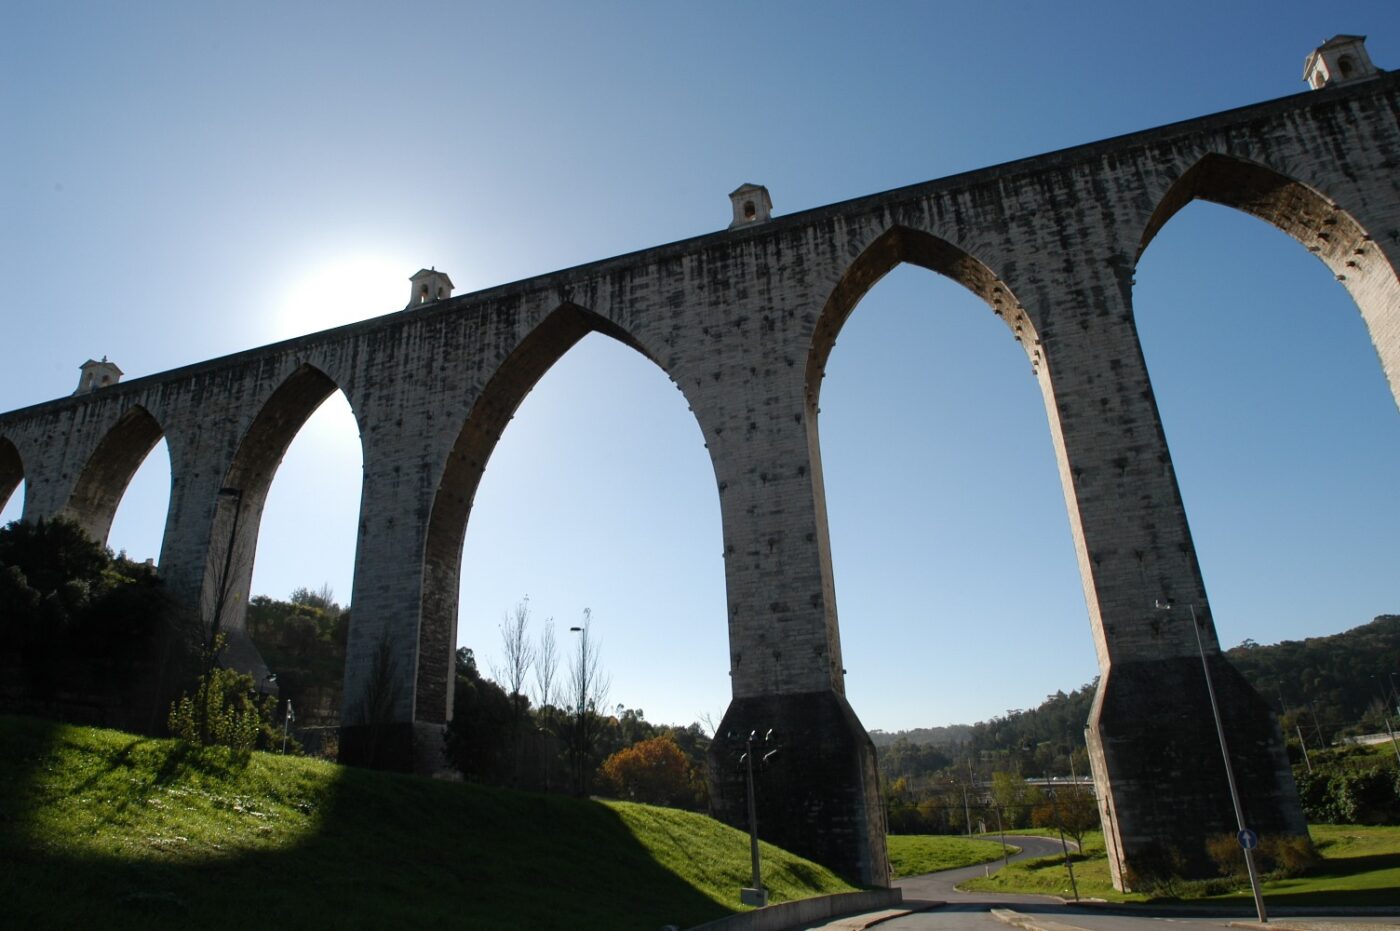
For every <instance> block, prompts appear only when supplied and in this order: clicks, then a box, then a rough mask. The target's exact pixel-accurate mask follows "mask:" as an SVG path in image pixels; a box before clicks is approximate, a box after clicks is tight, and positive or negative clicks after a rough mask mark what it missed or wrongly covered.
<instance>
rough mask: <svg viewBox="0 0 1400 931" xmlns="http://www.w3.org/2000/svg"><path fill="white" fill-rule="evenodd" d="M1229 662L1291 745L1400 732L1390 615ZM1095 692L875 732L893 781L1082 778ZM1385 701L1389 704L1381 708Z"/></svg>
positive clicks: (1397, 637) (1395, 633)
mask: <svg viewBox="0 0 1400 931" xmlns="http://www.w3.org/2000/svg"><path fill="white" fill-rule="evenodd" d="M1226 655H1227V656H1228V657H1229V658H1230V661H1231V662H1232V663H1234V664H1235V666H1236V667H1237V668H1238V669H1239V670H1240V672H1242V673H1243V674H1244V676H1245V678H1246V679H1248V680H1249V681H1250V682H1251V683H1252V684H1253V685H1254V687H1255V689H1257V690H1258V692H1259V694H1260V695H1261V696H1263V698H1264V700H1265V701H1266V702H1268V703H1269V705H1270V706H1271V707H1273V708H1274V710H1275V711H1276V712H1277V711H1282V714H1281V716H1280V722H1281V724H1282V725H1283V729H1284V733H1285V736H1286V737H1288V738H1289V739H1291V740H1296V739H1297V733H1298V730H1299V729H1300V728H1301V730H1302V732H1303V734H1304V736H1305V738H1306V740H1307V741H1308V744H1309V746H1316V745H1318V744H1330V743H1332V742H1333V741H1334V740H1336V739H1337V737H1339V736H1342V735H1345V734H1349V733H1363V732H1377V731H1381V732H1383V731H1384V730H1385V722H1384V720H1383V719H1382V714H1383V713H1384V710H1385V709H1387V708H1388V713H1389V714H1390V716H1391V722H1392V724H1395V725H1396V726H1400V711H1397V707H1398V706H1400V615H1396V614H1384V615H1381V616H1380V617H1377V618H1376V619H1375V620H1373V621H1371V623H1369V624H1364V625H1362V626H1361V627H1356V628H1353V629H1351V630H1348V631H1345V632H1343V633H1340V634H1333V635H1331V636H1327V637H1310V638H1308V639H1306V640H1286V641H1284V642H1283V643H1278V644H1274V645H1272V646H1261V645H1259V644H1257V643H1255V642H1254V641H1252V640H1246V641H1245V642H1244V643H1242V644H1241V645H1239V646H1237V647H1235V648H1234V649H1232V650H1227V651H1226ZM1094 686H1095V683H1093V682H1091V683H1089V684H1087V685H1083V686H1081V687H1079V688H1077V689H1075V690H1074V691H1072V692H1068V693H1066V692H1057V693H1055V694H1054V695H1051V696H1049V697H1047V698H1046V700H1045V701H1044V702H1042V703H1041V704H1040V706H1039V707H1036V708H1031V709H1029V710H1025V711H1011V712H1008V713H1007V714H1005V715H1004V716H1001V717H997V718H993V719H991V720H990V721H982V722H979V723H977V724H973V725H965V724H955V725H950V726H948V727H929V728H918V729H916V730H912V731H896V732H894V733H889V732H885V731H874V732H872V733H871V735H870V737H871V739H872V740H873V741H874V742H875V746H876V747H877V748H878V750H879V755H880V768H881V770H882V772H883V773H884V774H885V775H886V777H887V778H890V779H894V778H898V777H900V776H904V777H906V778H909V779H915V780H917V779H919V778H921V777H922V778H926V777H929V776H931V775H932V774H933V773H934V772H936V771H939V770H948V771H949V772H952V771H953V770H965V769H966V768H967V766H968V764H969V763H971V764H972V766H973V767H974V768H976V769H978V770H979V771H980V770H981V769H985V768H988V767H993V768H997V769H1006V770H1019V771H1021V772H1022V773H1023V774H1024V775H1036V774H1040V773H1045V772H1049V773H1051V774H1052V775H1067V774H1068V773H1069V771H1070V768H1071V765H1072V766H1073V768H1074V769H1075V771H1076V772H1083V769H1084V764H1083V747H1084V725H1085V723H1086V722H1087V721H1088V718H1089V706H1090V705H1091V703H1092V702H1093V699H1094ZM1383 698H1384V699H1385V702H1384V703H1383V702H1382V699H1383Z"/></svg>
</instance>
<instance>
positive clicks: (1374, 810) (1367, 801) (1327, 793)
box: [1294, 765, 1400, 824]
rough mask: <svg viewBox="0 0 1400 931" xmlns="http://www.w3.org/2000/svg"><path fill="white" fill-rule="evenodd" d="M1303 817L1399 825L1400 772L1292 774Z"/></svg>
mask: <svg viewBox="0 0 1400 931" xmlns="http://www.w3.org/2000/svg"><path fill="white" fill-rule="evenodd" d="M1294 775H1295V778H1296V781H1297V784H1298V796H1299V800H1300V801H1301V802H1302V805H1303V814H1304V815H1305V816H1306V817H1307V819H1308V820H1309V821H1312V822H1314V823H1320V824H1400V773H1397V771H1396V770H1395V769H1394V768H1392V767H1388V766H1384V765H1373V766H1371V767H1368V768H1361V767H1357V766H1349V767H1345V768H1343V767H1328V768H1326V769H1324V768H1322V767H1318V768H1317V770H1316V771H1314V772H1312V773H1295V774H1294Z"/></svg>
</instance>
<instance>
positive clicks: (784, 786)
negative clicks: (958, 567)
mask: <svg viewBox="0 0 1400 931" xmlns="http://www.w3.org/2000/svg"><path fill="white" fill-rule="evenodd" d="M735 313H738V312H737V311H736V312H735ZM755 316H757V315H755ZM739 358H741V359H742V356H740V357H739ZM771 371H772V372H782V373H783V374H784V376H789V381H788V382H787V383H778V378H777V377H776V376H771V377H770V378H768V379H765V380H764V381H763V383H762V384H761V385H759V386H756V385H755V384H754V381H755V379H754V375H753V374H752V373H750V372H748V371H747V370H745V371H744V372H743V373H742V374H740V373H738V372H728V373H727V372H726V371H725V370H724V369H723V368H717V369H715V370H714V373H712V374H711V375H710V376H708V377H706V378H705V379H703V382H704V383H705V384H706V385H708V389H707V390H697V391H690V392H688V394H690V395H691V397H692V399H693V400H695V399H697V398H698V401H697V402H696V405H695V409H696V412H697V417H699V418H700V421H701V424H702V427H703V428H704V430H705V434H706V437H707V439H709V446H710V451H711V455H712V457H713V459H714V463H715V474H716V479H717V481H718V485H719V492H720V507H721V513H722V517H723V522H724V560H725V577H726V582H727V592H728V598H729V649H730V675H731V676H732V677H733V690H734V691H733V696H734V697H733V701H732V702H731V703H730V706H729V709H728V711H727V712H726V713H725V715H724V719H723V721H721V723H720V726H719V729H718V732H717V733H716V735H715V740H714V743H713V744H712V745H711V747H710V757H709V764H710V767H709V768H710V786H711V807H712V809H713V811H714V814H715V816H716V817H717V818H720V819H721V820H723V821H725V822H727V823H729V824H732V825H734V826H736V827H741V828H746V827H747V823H748V822H747V810H746V802H745V779H744V770H743V767H742V766H741V765H740V762H739V758H740V755H741V754H742V753H743V752H744V745H745V739H746V738H747V736H748V735H749V734H750V733H751V732H757V734H758V736H759V737H760V738H762V737H763V736H765V735H766V734H767V733H768V732H769V731H770V730H771V731H772V739H771V741H770V743H769V745H768V746H767V747H766V748H765V750H764V752H765V753H766V752H767V750H771V749H775V748H776V750H777V752H776V753H774V754H773V755H772V756H771V757H770V758H769V759H768V761H767V762H766V763H763V764H761V765H756V766H755V794H756V796H757V809H758V812H757V813H758V830H759V835H760V836H761V837H762V838H763V839H764V840H767V841H770V842H772V843H775V844H778V845H779V846H781V847H784V848H786V849H788V850H791V851H793V852H794V853H798V854H801V855H802V856H805V857H808V858H810V859H813V860H815V861H817V862H819V863H822V864H824V865H826V866H828V867H830V868H831V869H833V870H835V871H836V872H838V873H840V874H842V875H843V876H846V877H848V878H850V879H851V880H853V881H855V882H859V883H862V884H867V885H874V886H885V885H888V884H889V881H890V874H889V857H888V854H887V851H886V846H885V815H884V805H883V801H882V798H881V794H880V786H879V777H878V774H877V770H876V762H875V747H874V745H873V744H872V743H871V740H870V738H869V736H868V735H867V734H866V732H865V728H864V727H862V726H861V723H860V721H859V720H858V719H857V718H856V715H855V713H854V712H853V711H852V710H851V707H850V705H849V704H848V703H847V701H846V696H845V685H844V681H843V672H844V671H843V669H842V666H841V644H840V637H839V634H838V633H837V627H836V602H835V597H834V586H833V585H832V580H831V564H830V559H829V557H828V555H827V553H828V552H829V548H828V546H827V528H826V519H825V511H824V507H823V505H822V491H821V479H820V474H819V472H820V469H819V461H818V459H817V458H816V457H815V456H814V455H813V453H812V451H813V450H815V448H816V447H815V436H814V435H813V436H811V437H809V431H808V425H809V414H808V412H807V410H806V409H805V402H804V400H803V393H802V385H801V382H800V380H799V378H798V377H797V376H800V374H801V371H802V370H801V368H800V367H792V368H789V367H787V366H782V365H779V366H775V367H774V368H773V369H772V370H771ZM715 375H718V377H714V376H715ZM731 376H732V377H733V378H734V381H735V383H736V385H737V384H742V385H743V387H742V389H741V390H737V391H735V390H733V389H731V390H730V391H729V392H728V393H726V392H725V391H724V390H723V386H724V384H725V382H724V379H725V378H726V377H731ZM745 376H747V379H748V381H747V384H744V378H745ZM812 428H813V434H814V431H815V424H812ZM809 443H810V444H811V445H809Z"/></svg>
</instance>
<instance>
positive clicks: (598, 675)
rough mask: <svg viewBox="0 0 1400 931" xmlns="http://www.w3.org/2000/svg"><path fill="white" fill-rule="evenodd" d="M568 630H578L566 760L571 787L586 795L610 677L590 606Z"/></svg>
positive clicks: (570, 675) (610, 685)
mask: <svg viewBox="0 0 1400 931" xmlns="http://www.w3.org/2000/svg"><path fill="white" fill-rule="evenodd" d="M569 630H570V631H572V632H573V633H576V634H578V650H577V651H576V652H575V653H574V658H573V662H572V663H571V664H570V666H569V700H570V702H571V703H572V704H573V708H571V709H570V711H571V713H572V714H573V718H574V733H573V739H572V740H571V741H570V745H569V760H570V762H571V763H572V765H573V771H574V773H573V775H574V791H575V792H576V793H577V794H579V795H587V794H588V783H589V776H591V775H592V764H593V755H594V751H595V749H596V747H597V743H598V734H599V732H600V730H601V724H602V716H601V715H600V714H599V709H601V708H603V707H605V706H606V705H607V701H608V690H609V689H610V688H611V687H612V679H611V677H609V676H608V675H607V674H605V673H604V672H602V670H601V669H600V666H599V655H600V653H599V644H598V640H597V638H596V637H594V636H593V612H592V610H590V609H588V608H584V609H583V625H582V626H580V627H571V628H569Z"/></svg>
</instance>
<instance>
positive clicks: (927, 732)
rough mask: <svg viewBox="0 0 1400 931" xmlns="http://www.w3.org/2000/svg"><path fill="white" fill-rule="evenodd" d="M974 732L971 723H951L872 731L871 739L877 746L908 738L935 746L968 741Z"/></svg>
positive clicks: (913, 742) (911, 741) (912, 741)
mask: <svg viewBox="0 0 1400 931" xmlns="http://www.w3.org/2000/svg"><path fill="white" fill-rule="evenodd" d="M971 733H972V725H971V724H950V725H948V726H947V727H916V728H914V729H913V730H912V731H894V732H893V733H891V732H890V731H871V732H870V739H871V740H873V741H875V746H876V748H884V747H888V746H890V745H892V744H893V743H894V742H895V741H897V740H907V741H909V742H910V743H911V744H919V745H921V746H922V745H925V744H931V745H932V746H935V747H947V746H957V745H958V744H961V743H966V742H967V738H968V735H970V734H971Z"/></svg>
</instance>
